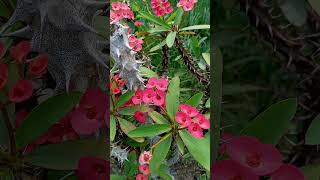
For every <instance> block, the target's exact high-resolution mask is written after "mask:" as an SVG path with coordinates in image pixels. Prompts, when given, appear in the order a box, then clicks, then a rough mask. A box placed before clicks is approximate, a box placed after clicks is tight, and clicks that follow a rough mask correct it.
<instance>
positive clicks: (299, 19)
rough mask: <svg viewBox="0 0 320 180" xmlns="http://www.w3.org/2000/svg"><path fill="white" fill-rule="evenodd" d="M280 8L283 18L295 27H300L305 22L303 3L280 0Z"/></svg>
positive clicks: (305, 13)
mask: <svg viewBox="0 0 320 180" xmlns="http://www.w3.org/2000/svg"><path fill="white" fill-rule="evenodd" d="M280 8H281V10H282V12H283V14H284V15H285V17H286V18H287V19H288V20H289V21H290V23H292V24H293V25H295V26H302V25H303V24H305V23H306V20H307V10H306V3H305V1H301V0H282V2H281V4H280Z"/></svg>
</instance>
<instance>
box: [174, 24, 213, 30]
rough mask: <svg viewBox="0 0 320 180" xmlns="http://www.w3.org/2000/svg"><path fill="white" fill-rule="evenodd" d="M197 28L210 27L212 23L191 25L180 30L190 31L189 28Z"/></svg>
mask: <svg viewBox="0 0 320 180" xmlns="http://www.w3.org/2000/svg"><path fill="white" fill-rule="evenodd" d="M196 29H210V25H208V24H204V25H195V26H189V27H185V28H182V29H180V31H188V30H196Z"/></svg>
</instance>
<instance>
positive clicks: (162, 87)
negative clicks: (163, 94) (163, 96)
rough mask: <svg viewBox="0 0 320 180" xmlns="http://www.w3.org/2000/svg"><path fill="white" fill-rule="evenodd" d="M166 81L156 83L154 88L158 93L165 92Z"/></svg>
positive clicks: (159, 80) (161, 80)
mask: <svg viewBox="0 0 320 180" xmlns="http://www.w3.org/2000/svg"><path fill="white" fill-rule="evenodd" d="M168 84H169V82H168V80H167V79H158V80H157V82H156V88H157V89H158V90H160V91H166V90H167V88H168Z"/></svg>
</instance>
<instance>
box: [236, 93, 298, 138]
mask: <svg viewBox="0 0 320 180" xmlns="http://www.w3.org/2000/svg"><path fill="white" fill-rule="evenodd" d="M296 110H297V99H287V100H284V101H280V102H278V103H276V104H273V105H271V106H270V107H269V108H268V109H267V110H265V111H264V112H262V113H261V114H259V115H258V116H257V117H256V118H255V119H254V120H253V121H252V122H250V123H249V124H248V126H247V127H245V128H244V129H243V130H242V131H241V134H243V135H249V136H254V137H257V138H258V139H259V140H261V141H262V142H263V143H266V144H277V143H278V142H279V140H280V138H281V137H282V136H283V135H284V134H285V133H286V132H287V131H288V128H289V126H290V121H291V119H292V118H293V117H294V115H295V113H296Z"/></svg>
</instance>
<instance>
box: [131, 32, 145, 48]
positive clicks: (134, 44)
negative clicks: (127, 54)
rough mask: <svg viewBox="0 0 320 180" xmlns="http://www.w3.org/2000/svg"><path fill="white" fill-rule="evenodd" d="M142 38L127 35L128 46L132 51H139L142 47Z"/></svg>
mask: <svg viewBox="0 0 320 180" xmlns="http://www.w3.org/2000/svg"><path fill="white" fill-rule="evenodd" d="M142 44H143V40H142V39H139V38H136V36H135V35H133V34H131V35H129V46H130V48H131V49H132V50H134V51H137V52H138V51H140V50H141V49H142Z"/></svg>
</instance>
